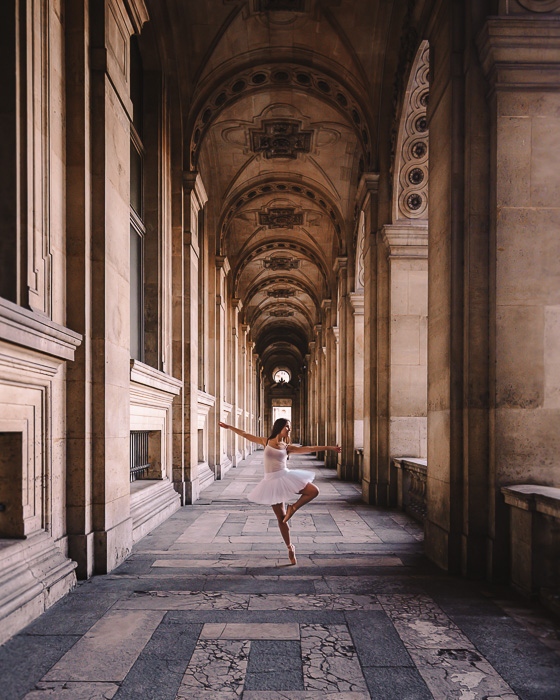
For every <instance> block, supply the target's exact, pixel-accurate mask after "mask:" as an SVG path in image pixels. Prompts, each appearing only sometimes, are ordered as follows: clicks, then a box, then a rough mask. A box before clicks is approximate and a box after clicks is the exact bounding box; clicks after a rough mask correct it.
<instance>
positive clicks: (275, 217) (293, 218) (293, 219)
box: [259, 207, 303, 229]
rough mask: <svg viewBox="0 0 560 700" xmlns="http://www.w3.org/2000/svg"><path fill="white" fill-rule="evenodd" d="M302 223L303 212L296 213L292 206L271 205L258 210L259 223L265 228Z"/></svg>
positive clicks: (300, 224) (285, 226)
mask: <svg viewBox="0 0 560 700" xmlns="http://www.w3.org/2000/svg"><path fill="white" fill-rule="evenodd" d="M302 224H303V214H301V213H296V210H295V208H294V207H271V208H270V209H268V210H267V211H265V212H263V211H260V212H259V225H260V226H265V227H266V228H271V229H277V228H294V227H295V226H302Z"/></svg>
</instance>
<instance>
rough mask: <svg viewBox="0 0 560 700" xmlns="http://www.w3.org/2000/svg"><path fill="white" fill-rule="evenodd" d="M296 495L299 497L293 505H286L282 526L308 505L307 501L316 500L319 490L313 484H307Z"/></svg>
mask: <svg viewBox="0 0 560 700" xmlns="http://www.w3.org/2000/svg"><path fill="white" fill-rule="evenodd" d="M298 493H299V494H301V495H300V497H299V498H298V499H297V501H296V502H295V503H294V504H293V505H291V504H288V507H287V509H286V515H285V516H284V518H283V520H282V522H283V523H284V524H286V523H287V522H288V520H289V519H290V518H291V517H292V515H293V514H294V513H295V512H296V510H299V509H300V508H301V507H302V506H304V505H305V504H306V503H309V501H312V500H313V499H314V498H317V496H318V495H319V489H318V488H317V487H316V486H315V484H312V483H311V482H309V483H308V484H305V487H304V488H302V490H301V491H298Z"/></svg>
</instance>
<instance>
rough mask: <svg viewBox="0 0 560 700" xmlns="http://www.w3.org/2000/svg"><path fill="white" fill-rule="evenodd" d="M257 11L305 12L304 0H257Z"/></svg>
mask: <svg viewBox="0 0 560 700" xmlns="http://www.w3.org/2000/svg"><path fill="white" fill-rule="evenodd" d="M257 12H305V0H257Z"/></svg>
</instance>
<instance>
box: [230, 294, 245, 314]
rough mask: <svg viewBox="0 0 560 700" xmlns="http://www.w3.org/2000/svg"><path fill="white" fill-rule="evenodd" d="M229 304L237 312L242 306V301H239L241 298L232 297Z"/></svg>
mask: <svg viewBox="0 0 560 700" xmlns="http://www.w3.org/2000/svg"><path fill="white" fill-rule="evenodd" d="M231 305H232V307H233V309H234V310H235V311H237V312H238V313H239V312H240V311H241V309H242V308H243V302H242V301H241V299H238V298H237V297H233V299H232V300H231Z"/></svg>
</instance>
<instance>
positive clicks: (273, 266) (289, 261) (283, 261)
mask: <svg viewBox="0 0 560 700" xmlns="http://www.w3.org/2000/svg"><path fill="white" fill-rule="evenodd" d="M299 262H300V261H299V260H298V259H297V258H290V257H288V256H284V255H275V256H273V257H270V258H265V259H264V260H263V267H264V268H265V270H274V271H276V270H297V269H298V267H299Z"/></svg>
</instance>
